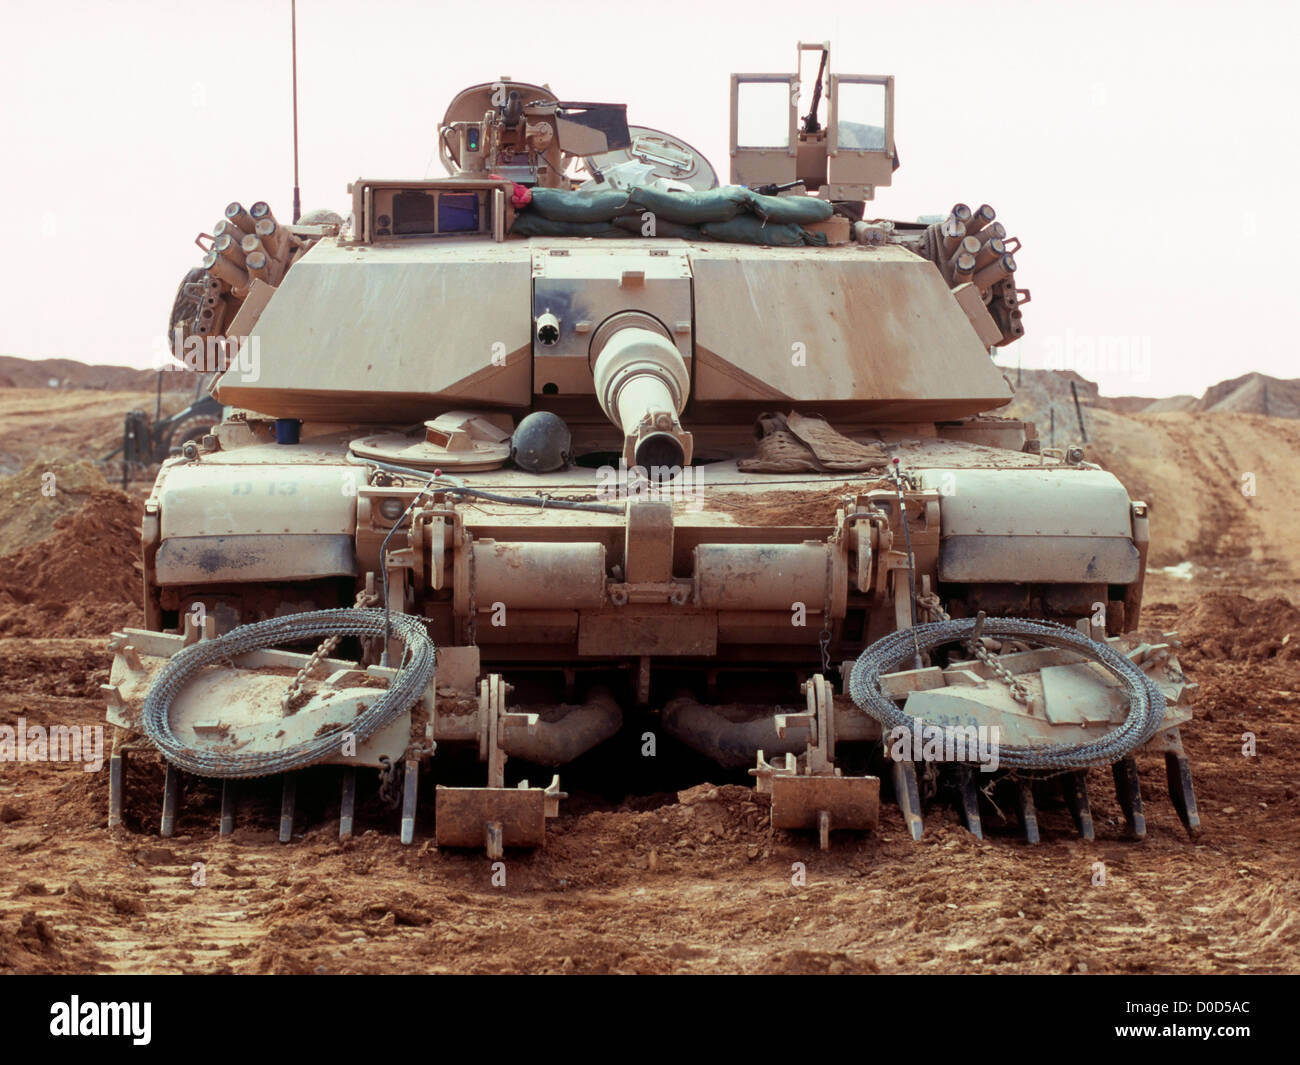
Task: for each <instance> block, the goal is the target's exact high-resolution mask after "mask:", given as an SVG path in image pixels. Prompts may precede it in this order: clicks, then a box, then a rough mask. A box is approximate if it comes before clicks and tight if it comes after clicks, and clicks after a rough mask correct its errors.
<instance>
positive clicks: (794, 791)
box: [772, 776, 880, 850]
mask: <svg viewBox="0 0 1300 1065" xmlns="http://www.w3.org/2000/svg"><path fill="white" fill-rule="evenodd" d="M879 820H880V778H879V777H793V776H774V777H773V778H772V827H773V828H784V829H816V830H817V837H818V842H819V843H820V844H821V849H822V850H826V849H827V848H828V847H829V846H830V832H831V830H832V829H836V828H842V829H854V830H868V829H874V828H875V827H876V825H877V823H878V822H879Z"/></svg>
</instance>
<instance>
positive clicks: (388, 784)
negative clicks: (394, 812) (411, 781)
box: [379, 754, 402, 808]
mask: <svg viewBox="0 0 1300 1065" xmlns="http://www.w3.org/2000/svg"><path fill="white" fill-rule="evenodd" d="M379 761H380V763H381V766H380V770H379V798H380V799H382V800H383V801H384V802H385V803H387V804H388V805H389V806H390V807H393V808H396V807H397V806H400V805H401V802H402V784H401V781H400V780H399V779H398V777H399V772H400V771H399V768H398V766H397V765H396V764H394V762H393V760H392V759H391V758H389V757H388V755H386V754H382V755H380V756H379Z"/></svg>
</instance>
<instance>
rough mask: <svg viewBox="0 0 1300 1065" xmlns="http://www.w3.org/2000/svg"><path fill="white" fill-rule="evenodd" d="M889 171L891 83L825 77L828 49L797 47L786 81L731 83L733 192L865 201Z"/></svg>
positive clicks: (761, 77) (749, 78)
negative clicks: (770, 188)
mask: <svg viewBox="0 0 1300 1065" xmlns="http://www.w3.org/2000/svg"><path fill="white" fill-rule="evenodd" d="M805 66H806V67H807V69H803V68H804V67H805ZM897 167H898V156H897V153H896V152H895V149H894V79H893V76H892V75H878V74H835V73H833V72H832V71H831V69H830V42H829V41H824V42H822V43H820V44H805V43H803V42H802V41H801V42H799V45H798V49H797V51H796V71H795V73H793V74H733V75H731V181H732V183H733V184H737V185H749V186H751V187H753V186H757V185H775V186H782V185H785V186H791V187H792V186H794V185H796V184H802V185H803V186H804V187H805V188H806V189H807V190H808V191H809V192H815V193H817V194H818V195H819V196H821V198H822V199H826V200H870V199H872V198H873V197H874V195H875V190H876V187H877V186H882V185H883V186H888V185H889V184H890V183H891V181H892V180H893V174H894V170H895V169H897Z"/></svg>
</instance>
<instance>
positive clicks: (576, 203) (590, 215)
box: [528, 188, 638, 235]
mask: <svg viewBox="0 0 1300 1065" xmlns="http://www.w3.org/2000/svg"><path fill="white" fill-rule="evenodd" d="M532 191H533V195H532V199H531V201H530V202H529V206H528V210H529V211H531V212H535V213H537V214H539V215H540V216H541V217H542V218H547V219H550V220H551V221H552V222H608V221H609V220H610V219H612V218H617V217H618V216H619V215H623V214H633V213H635V212H636V211H637V210H638V208H636V207H634V206H632V204H631V203H630V202H629V199H628V194H627V193H626V192H622V191H620V190H619V189H600V190H598V191H596V192H569V191H567V190H565V189H547V188H534V189H533V190H532ZM535 235H540V234H535Z"/></svg>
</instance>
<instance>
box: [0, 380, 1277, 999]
mask: <svg viewBox="0 0 1300 1065" xmlns="http://www.w3.org/2000/svg"><path fill="white" fill-rule="evenodd" d="M10 410H11V411H12V408H10ZM1290 424H1294V423H1290ZM1224 425H1225V426H1226V425H1227V423H1224ZM1177 428H1178V430H1179V432H1180V433H1181V432H1182V431H1183V430H1184V428H1187V429H1188V430H1190V427H1184V426H1183V425H1182V424H1181V423H1179V424H1178V426H1177ZM1263 428H1268V427H1261V429H1263ZM1214 429H1215V432H1216V433H1218V432H1219V430H1218V427H1217V426H1215V427H1214ZM1223 432H1224V434H1226V429H1225V430H1224V431H1223ZM17 435H19V434H17V430H16V429H15V427H14V425H13V423H12V422H11V421H7V420H6V414H5V407H4V401H3V399H2V398H0V449H3V448H5V447H6V446H8V445H6V444H5V443H3V441H6V440H13V439H15V438H16V436H17ZM1260 435H1264V434H1263V433H1262V431H1261V434H1260ZM1252 446H1254V445H1253V444H1252ZM1259 458H1260V459H1261V461H1262V460H1263V459H1265V458H1267V459H1268V460H1269V461H1270V462H1272V463H1273V466H1274V467H1275V468H1277V469H1278V471H1279V473H1280V472H1281V465H1280V462H1281V460H1280V459H1279V458H1278V457H1277V455H1276V454H1271V455H1267V456H1266V455H1264V454H1263V453H1262V452H1261V453H1260V455H1259ZM1292 458H1293V461H1295V460H1296V459H1297V456H1295V455H1293V456H1292ZM1180 459H1181V456H1177V457H1175V459H1174V461H1180ZM1252 461H1254V457H1252ZM1181 468H1182V467H1181V464H1180V465H1179V466H1178V470H1181ZM1259 468H1260V469H1261V470H1263V469H1267V468H1269V467H1265V466H1263V465H1260V467H1259ZM1295 468H1296V467H1295V466H1294V465H1292V466H1291V469H1292V470H1294V469H1295ZM1152 476H1155V474H1154V472H1153V473H1152ZM1171 476H1173V475H1172V474H1171ZM1177 476H1181V473H1178V474H1177ZM1148 487H1150V486H1148ZM1156 487H1159V485H1158V484H1157V485H1156ZM4 488H5V485H4V484H3V483H0V502H3V501H4V500H6V499H7V498H8V496H6V495H5V494H4V491H3V489H4ZM1173 498H1174V497H1172V496H1171V497H1170V499H1171V500H1172V499H1173ZM133 505H134V500H132V499H128V498H124V497H121V496H119V495H117V494H116V493H114V492H112V491H110V490H107V489H102V490H96V491H93V492H92V493H91V494H90V496H89V497H88V499H87V501H86V502H85V503H84V504H83V506H82V508H81V509H80V510H78V511H76V512H74V513H72V514H70V515H67V516H65V517H61V518H59V519H58V520H59V521H60V522H62V525H61V526H59V527H56V528H55V529H53V530H52V535H53V536H54V537H56V538H60V539H56V540H55V541H54V542H52V543H45V544H44V545H43V546H42V545H35V546H36V547H37V548H39V549H38V550H33V548H32V547H28V548H24V549H21V550H19V551H17V552H16V553H13V554H10V555H8V556H7V557H5V558H0V723H3V724H13V723H14V722H15V720H16V719H17V718H19V717H23V718H25V719H26V722H27V724H28V725H29V726H30V725H51V724H64V725H83V724H84V725H94V724H98V723H100V722H102V720H103V708H102V703H101V701H100V698H99V695H98V685H99V684H100V683H102V682H103V681H104V680H105V679H106V677H107V667H108V663H109V657H108V655H107V653H106V651H105V638H104V637H105V634H106V632H107V630H108V628H109V627H110V626H111V625H113V624H116V623H120V622H116V621H115V620H114V618H115V616H117V617H120V616H124V615H126V616H129V614H128V612H129V609H130V608H129V607H127V606H117V605H115V604H117V603H119V602H120V601H121V600H122V599H123V598H125V597H128V596H129V594H130V589H131V588H132V587H133V584H134V581H135V580H136V575H135V569H134V565H133V563H134V559H133V557H132V555H131V550H130V547H129V540H130V535H131V528H130V520H129V519H130V515H131V509H130V508H131V507H132V506H133ZM1225 506H1230V507H1231V508H1232V509H1231V510H1230V511H1228V512H1227V514H1228V515H1229V516H1231V515H1232V514H1236V513H1237V511H1236V508H1237V506H1238V504H1236V502H1235V501H1233V502H1232V503H1231V504H1225ZM1174 507H1175V503H1174V502H1172V501H1171V502H1170V503H1169V504H1168V509H1170V510H1172V509H1174ZM1275 517H1276V518H1277V521H1273V518H1275ZM1260 522H1261V523H1262V524H1261V527H1262V528H1264V531H1265V532H1266V534H1267V535H1268V536H1269V537H1271V538H1274V539H1273V540H1272V541H1271V542H1276V543H1278V544H1281V543H1284V542H1285V536H1286V535H1292V536H1293V535H1294V529H1279V528H1274V527H1273V526H1274V525H1276V524H1285V521H1283V520H1282V518H1281V516H1280V514H1278V515H1273V514H1269V515H1266V516H1265V517H1264V518H1261V519H1260ZM1270 523H1271V524H1270ZM1198 535H1199V533H1198ZM96 543H98V545H99V548H98V549H97V550H96V549H94V545H95V544H96ZM1219 544H1220V541H1214V542H1213V544H1211V545H1210V546H1211V547H1212V548H1213V550H1205V551H1202V552H1201V555H1200V556H1199V557H1201V558H1202V563H1201V568H1199V569H1198V570H1196V572H1195V575H1194V576H1193V577H1192V578H1191V579H1180V578H1178V577H1175V576H1172V575H1168V574H1164V573H1160V574H1155V575H1153V577H1152V579H1151V582H1150V585H1149V587H1148V591H1147V600H1146V601H1147V604H1148V606H1147V611H1146V616H1145V617H1144V621H1148V622H1155V623H1158V624H1160V625H1163V626H1164V627H1165V628H1177V629H1179V630H1180V631H1181V632H1182V633H1183V635H1184V638H1185V642H1186V647H1185V651H1184V655H1183V662H1184V665H1185V667H1186V668H1187V670H1188V671H1189V673H1190V675H1191V677H1192V679H1194V680H1196V681H1198V682H1199V683H1200V685H1201V691H1200V693H1199V706H1198V712H1197V713H1198V716H1197V720H1196V721H1195V722H1194V724H1193V725H1192V727H1190V728H1188V729H1187V730H1186V732H1185V742H1186V746H1187V749H1188V752H1189V754H1190V756H1191V759H1192V767H1193V774H1194V777H1195V780H1196V785H1197V790H1198V796H1199V799H1200V804H1201V816H1202V820H1203V822H1204V829H1203V831H1202V833H1201V835H1200V837H1199V838H1198V839H1197V840H1195V841H1190V840H1188V838H1187V837H1186V835H1185V834H1184V832H1183V829H1182V826H1181V824H1180V823H1179V821H1178V818H1177V816H1176V815H1175V813H1174V810H1173V807H1172V806H1171V804H1170V802H1169V800H1168V797H1167V794H1166V792H1165V788H1164V767H1163V764H1162V763H1161V762H1160V761H1158V760H1157V759H1156V758H1154V757H1150V756H1144V757H1142V758H1140V765H1141V768H1142V770H1143V794H1144V798H1145V801H1146V813H1147V820H1148V831H1149V836H1148V839H1147V840H1146V841H1145V842H1141V843H1136V842H1129V841H1127V840H1125V839H1124V832H1123V822H1122V819H1121V816H1120V812H1119V809H1118V805H1117V803H1116V802H1115V799H1114V792H1113V789H1112V786H1111V783H1110V781H1109V774H1108V773H1106V772H1102V771H1094V772H1093V774H1092V775H1091V777H1090V790H1091V793H1092V799H1093V809H1094V816H1095V818H1096V822H1097V837H1098V838H1097V840H1096V841H1095V842H1093V843H1084V842H1082V841H1080V840H1078V839H1077V838H1075V836H1074V834H1073V831H1072V828H1071V825H1070V820H1069V817H1068V815H1067V814H1066V813H1065V812H1064V810H1063V808H1062V807H1060V806H1059V805H1055V806H1053V805H1048V804H1047V803H1045V802H1044V803H1043V804H1042V805H1041V806H1040V815H1041V818H1042V824H1043V831H1044V841H1043V843H1042V844H1040V845H1039V846H1036V847H1030V846H1028V845H1026V844H1025V843H1023V842H1022V841H1021V840H1020V838H1019V836H1018V833H1017V832H1016V830H1015V828H1014V825H1013V824H1006V825H1003V826H999V825H998V824H997V823H996V819H991V820H993V823H992V825H991V826H990V838H989V839H987V840H986V841H984V842H980V841H977V840H975V839H974V838H973V837H971V836H970V835H968V834H967V833H966V832H965V831H964V830H963V829H962V828H961V826H960V824H959V822H958V820H957V818H956V815H955V813H954V812H953V811H951V810H949V809H946V808H944V807H941V806H935V807H932V808H931V809H930V810H929V812H928V814H927V818H926V832H925V837H924V839H923V840H922V841H921V842H920V843H912V842H911V841H910V839H909V838H908V837H907V834H906V832H905V831H904V827H903V822H902V819H901V817H900V815H899V813H898V810H897V809H896V808H895V807H894V806H893V805H892V804H885V805H884V806H883V807H882V816H881V823H880V827H879V830H878V831H877V832H875V833H874V834H864V835H858V836H849V835H845V836H838V835H837V836H836V837H835V842H834V844H833V846H832V849H831V851H830V852H829V853H826V854H822V853H820V852H819V851H817V849H816V847H815V844H811V843H810V841H809V840H808V839H807V838H805V837H800V836H795V835H788V834H785V833H780V832H774V831H773V830H771V829H770V827H769V826H768V824H767V816H766V810H765V808H764V806H763V801H762V799H761V797H759V796H756V795H755V794H754V793H753V791H752V790H751V789H750V788H748V787H746V786H742V785H740V784H738V783H734V782H732V783H724V782H723V781H722V778H721V777H719V778H718V779H717V780H715V781H712V782H708V783H704V784H701V785H699V786H696V787H693V788H691V789H690V790H687V791H684V792H680V793H668V794H661V795H654V796H636V797H633V798H629V799H626V800H624V801H622V802H616V801H608V800H606V799H602V798H599V797H596V796H592V795H576V796H575V797H574V799H572V800H570V801H569V802H568V803H566V804H564V811H565V812H564V813H563V815H562V816H561V817H560V818H559V819H558V821H554V822H551V826H550V828H549V834H548V840H547V845H546V847H545V849H543V850H540V851H537V852H533V853H524V852H518V853H516V852H510V853H508V854H507V857H506V861H505V865H504V869H503V870H500V869H498V870H495V874H496V875H495V876H494V869H493V867H492V865H491V863H490V862H489V861H488V860H487V859H486V858H485V857H484V856H482V855H481V854H478V855H476V854H470V853H465V852H450V851H440V850H438V849H436V848H434V846H433V845H432V842H431V837H430V827H431V819H432V811H431V810H430V809H429V807H428V804H427V803H425V804H422V805H421V809H420V826H419V831H418V833H417V839H416V844H415V845H414V846H412V847H403V846H401V845H400V844H399V842H398V840H397V836H396V831H395V829H396V815H395V814H393V813H392V812H390V811H388V810H387V809H385V808H383V807H382V805H381V804H380V803H379V802H378V800H377V798H375V797H374V796H370V797H369V798H368V799H367V800H366V801H365V802H363V803H362V805H361V807H360V808H359V811H358V821H359V832H360V834H359V835H358V837H357V838H355V839H354V840H352V841H350V842H348V843H346V844H341V843H340V842H339V841H338V840H337V838H336V836H337V827H336V824H335V823H334V821H333V820H332V818H333V817H335V816H336V815H337V794H338V792H337V781H336V778H331V777H329V775H328V771H320V774H319V776H320V780H319V781H318V783H320V784H321V785H322V787H321V788H320V789H319V795H320V796H321V797H319V798H312V797H310V795H307V796H306V797H304V796H305V794H306V793H307V792H309V791H310V789H308V788H307V786H306V785H305V784H304V785H301V786H300V797H299V810H300V816H299V822H298V823H299V829H300V835H299V837H298V838H296V839H295V840H294V842H293V844H292V845H291V846H281V845H280V844H278V843H277V842H276V841H275V831H274V828H275V824H276V817H277V813H278V810H277V804H276V795H275V793H274V791H273V788H272V786H271V785H268V787H266V788H261V789H256V788H254V789H250V790H249V793H248V795H247V798H246V800H245V802H244V804H243V806H242V807H241V809H240V812H239V827H238V828H237V830H236V832H235V834H234V836H233V837H231V838H230V839H228V840H219V839H218V837H217V834H216V812H217V796H216V793H215V791H214V790H212V789H211V788H208V787H206V786H204V785H202V784H200V783H197V782H191V784H190V785H189V786H188V787H187V791H186V794H185V797H184V802H183V805H182V813H181V818H180V821H179V825H178V832H177V835H176V836H175V837H174V838H172V839H168V840H163V839H161V838H159V836H158V834H157V824H158V814H159V808H160V794H161V779H162V773H161V767H160V764H159V763H158V761H157V759H156V758H154V757H151V756H147V755H139V756H136V758H135V761H134V762H133V763H132V768H131V771H130V774H129V777H128V790H127V803H126V821H127V824H126V825H125V826H124V827H122V828H121V829H118V830H115V831H114V832H113V833H110V832H109V830H108V829H107V826H106V821H107V817H106V814H107V791H108V781H107V775H108V774H107V768H105V769H103V770H102V771H100V772H98V773H87V772H84V771H83V770H82V769H81V768H80V767H79V766H75V765H70V764H49V763H30V764H22V765H18V764H15V763H12V762H8V763H0V972H140V971H145V972H252V973H281V972H305V973H313V972H327V973H349V972H351V973H356V972H361V973H370V972H426V971H429V972H444V971H445V972H500V971H513V972H816V973H820V972H836V973H838V972H845V973H848V972H884V973H894V972H953V971H960V972H1044V973H1047V972H1089V973H1115V972H1148V973H1150V972H1161V973H1163V972H1178V973H1201V972H1256V973H1260V972H1264V973H1278V972H1295V971H1297V970H1300V860H1298V854H1300V848H1298V843H1300V795H1297V791H1298V790H1300V781H1298V779H1297V778H1298V774H1297V773H1296V770H1295V765H1296V759H1297V757H1300V755H1298V754H1297V752H1300V609H1297V608H1296V607H1295V606H1294V605H1293V601H1294V600H1293V599H1288V598H1285V597H1282V596H1278V595H1276V588H1277V587H1281V588H1283V589H1284V590H1286V589H1288V588H1294V587H1295V584H1294V581H1295V573H1294V572H1293V571H1292V570H1291V569H1290V568H1289V567H1282V569H1279V570H1278V571H1277V579H1276V580H1275V581H1274V583H1273V585H1272V586H1270V585H1269V584H1261V583H1260V582H1259V581H1258V580H1257V579H1256V577H1257V569H1256V568H1254V567H1257V566H1259V565H1260V564H1261V563H1268V564H1270V565H1274V564H1275V565H1278V566H1281V563H1277V562H1276V560H1274V562H1273V563H1269V560H1268V559H1267V558H1257V557H1253V556H1251V555H1245V556H1243V555H1240V554H1238V555H1236V556H1234V555H1233V554H1232V553H1231V551H1227V550H1223V551H1221V550H1219V549H1218V545H1219ZM78 545H83V546H84V545H89V546H88V547H84V549H83V553H82V554H80V555H78V556H77V557H76V558H75V560H73V561H71V562H67V563H65V564H61V565H55V564H53V563H52V562H46V563H44V564H42V562H41V558H42V557H44V556H48V555H50V554H51V553H52V552H51V548H54V547H56V546H57V547H58V551H55V552H53V553H56V554H57V553H60V552H62V553H65V554H66V553H68V552H71V551H73V550H74V549H75V548H77V546H78ZM1284 557H1289V558H1292V559H1294V558H1296V557H1297V556H1296V555H1295V554H1291V555H1289V556H1284ZM1282 570H1285V573H1283V572H1282ZM1221 589H1222V590H1221ZM1236 590H1244V591H1245V592H1246V595H1239V594H1234V593H1235V591H1236ZM1244 733H1250V734H1252V735H1253V736H1254V737H1255V743H1256V749H1255V750H1256V753H1255V754H1254V755H1253V756H1247V755H1245V754H1243V734H1244ZM422 787H423V793H424V796H425V798H426V799H431V797H432V789H431V788H430V787H428V785H427V784H424V785H422ZM331 804H332V805H333V809H331ZM196 863H202V872H203V874H204V877H205V883H204V884H203V885H202V886H196V884H195V883H194V879H195V876H196V873H195V866H196ZM1099 863H1101V864H1100V865H1099ZM800 864H801V865H802V866H803V868H804V869H805V871H806V882H805V883H803V884H796V883H795V882H794V879H795V876H794V874H795V872H796V870H797V869H798V867H799V865H800ZM502 872H504V883H502V882H501V879H502V878H501V873H502ZM1101 872H1104V883H1103V882H1102V878H1101V876H1100V875H1099V874H1100V873H1101Z"/></svg>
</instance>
